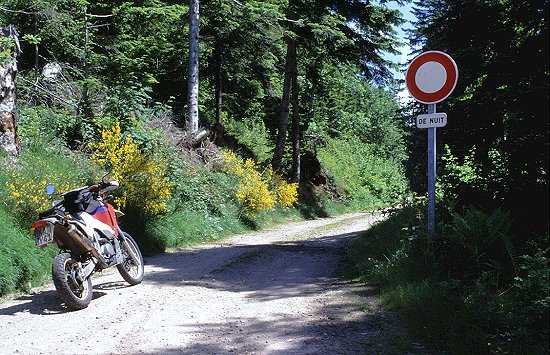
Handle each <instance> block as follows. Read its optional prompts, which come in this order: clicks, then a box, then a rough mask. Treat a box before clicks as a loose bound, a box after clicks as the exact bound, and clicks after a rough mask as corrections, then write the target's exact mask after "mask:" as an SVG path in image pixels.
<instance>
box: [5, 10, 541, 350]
mask: <svg viewBox="0 0 550 355" xmlns="http://www.w3.org/2000/svg"><path fill="white" fill-rule="evenodd" d="M393 3H397V6H399V5H404V4H405V3H407V2H406V1H396V2H393ZM413 5H414V9H415V10H414V13H415V16H416V18H417V21H416V23H415V24H414V26H412V29H410V30H409V31H408V38H409V40H410V44H411V45H412V47H413V49H414V50H415V51H417V52H421V51H423V50H427V49H430V50H441V51H444V52H446V53H448V54H450V55H451V56H452V57H453V58H454V59H455V61H456V62H457V64H458V67H459V72H460V74H459V82H458V84H457V87H456V89H455V91H454V93H453V95H452V96H451V97H450V98H449V99H447V100H446V101H444V102H443V103H441V104H439V105H438V111H442V112H446V113H447V114H448V116H449V123H448V125H447V126H446V127H445V128H443V129H440V130H438V133H439V139H438V142H439V146H438V150H439V152H438V154H439V155H438V156H439V157H440V160H439V161H438V179H439V180H438V190H437V191H438V216H437V220H438V226H437V237H436V238H435V240H428V239H426V237H425V235H426V233H425V227H424V225H425V223H424V214H425V206H424V200H423V199H422V198H417V197H418V196H424V195H425V191H426V170H427V169H426V154H425V151H426V136H425V131H423V130H418V129H416V128H415V127H414V126H413V124H412V122H413V119H414V117H415V116H416V115H417V114H418V113H422V112H423V111H424V109H425V108H424V107H423V106H422V105H419V104H415V103H410V102H409V103H403V102H399V100H398V96H399V95H398V94H399V91H400V87H401V86H400V85H401V84H400V83H399V82H397V81H396V80H394V79H393V77H392V74H391V73H392V70H403V69H404V68H399V66H398V65H397V64H395V63H391V62H389V61H388V60H387V59H386V58H388V57H387V55H386V54H387V53H394V54H395V53H396V51H397V48H398V47H399V46H400V45H401V43H400V40H399V38H398V36H397V33H396V26H401V25H403V23H404V20H403V18H402V16H401V14H400V12H399V11H398V10H393V9H390V8H389V7H388V2H385V1H379V2H370V1H340V0H319V1H308V0H290V1H283V0H270V1H261V2H260V1H248V0H239V1H237V0H202V1H201V2H200V9H201V10H200V35H199V43H200V51H199V67H200V70H199V73H200V76H199V78H200V83H199V88H200V90H199V98H198V102H199V119H200V121H199V124H200V126H201V129H206V130H208V132H209V137H208V138H207V139H197V137H196V135H195V134H191V133H189V132H188V131H186V130H185V129H184V127H185V122H186V119H187V117H186V115H187V113H186V112H187V94H188V91H187V82H188V60H189V30H190V27H189V6H188V4H181V3H180V2H176V1H160V0H150V1H85V0H64V1H47V0H13V1H10V0H3V1H2V2H0V25H1V26H3V28H7V26H8V25H13V28H14V29H15V30H16V31H17V33H18V38H19V41H18V43H16V42H14V41H13V40H10V39H9V38H8V37H3V38H2V37H0V38H1V40H2V43H1V45H2V48H3V51H2V58H1V59H2V61H3V62H4V63H6V62H9V61H11V60H13V59H14V56H16V61H17V65H18V69H19V72H18V73H17V101H16V103H17V108H18V112H17V124H18V133H19V143H20V153H19V154H16V155H17V156H14V155H13V154H8V153H6V154H4V155H3V156H2V160H1V164H2V168H1V169H0V195H1V197H2V201H3V203H2V205H0V220H1V221H2V225H3V227H4V228H2V230H0V295H5V294H8V293H11V292H14V291H17V290H23V291H24V290H28V289H29V287H31V286H34V285H37V284H40V283H42V282H44V280H45V279H46V278H47V277H48V273H49V268H50V265H51V257H52V255H53V254H52V253H54V252H55V251H54V250H53V248H49V249H46V250H39V249H37V248H35V247H34V245H33V240H32V238H31V237H30V236H29V235H28V232H27V231H28V228H29V226H30V224H31V223H32V221H34V219H35V218H36V217H37V212H38V211H40V210H41V209H44V208H46V207H47V206H48V205H49V204H50V203H51V202H50V198H53V197H48V196H47V195H45V193H44V188H45V186H46V185H47V184H49V183H51V184H54V185H55V186H56V188H57V189H58V191H60V192H61V191H65V190H69V189H72V188H75V187H77V186H81V185H85V184H88V183H92V182H97V180H98V179H100V178H101V177H102V176H103V175H105V174H106V173H109V174H110V175H113V176H115V177H116V178H117V179H118V180H119V181H120V183H121V186H122V188H121V189H119V191H118V192H117V195H116V203H117V205H118V206H119V207H121V208H123V209H124V211H125V212H126V214H127V216H126V218H125V220H124V221H122V223H123V224H124V227H125V228H126V229H127V230H128V231H129V232H130V233H131V234H132V235H134V237H135V238H136V240H137V241H138V243H139V244H140V247H141V248H142V249H143V251H144V252H145V253H155V252H161V251H163V250H165V249H166V248H176V247H182V246H187V245H191V244H193V243H199V242H204V241H211V240H214V239H218V238H222V237H224V236H226V235H228V234H231V233H237V232H240V231H244V230H247V229H256V228H262V227H265V226H266V225H268V224H269V223H277V222H280V221H283V220H287V219H289V218H315V217H320V216H327V215H330V214H335V213H341V212H344V211H349V210H374V209H379V208H385V207H388V206H399V208H398V209H397V210H398V212H396V213H395V214H394V215H393V216H392V217H390V218H389V219H388V220H387V221H386V222H384V223H381V224H379V225H378V226H376V228H374V229H373V230H371V231H368V232H367V233H366V234H365V235H364V236H363V237H362V238H360V239H358V240H357V241H356V244H355V245H354V247H353V248H351V252H350V258H351V260H352V261H353V264H354V267H353V270H352V271H353V272H350V275H351V276H350V277H360V278H361V279H362V280H364V281H365V282H370V283H374V284H378V285H379V286H380V290H381V295H382V299H383V300H384V302H385V304H386V305H387V306H388V307H392V308H395V309H397V310H399V311H401V313H402V314H403V317H404V319H405V320H406V321H407V323H408V324H409V325H410V327H411V330H412V332H413V335H415V336H419V337H423V338H425V339H426V340H427V341H428V342H430V343H432V344H433V345H434V346H437V347H439V348H448V349H449V350H451V351H453V352H455V353H456V352H457V353H460V352H464V353H467V352H471V351H473V350H472V349H474V350H475V349H477V350H479V351H483V352H494V353H504V352H510V351H511V352H519V353H521V352H524V351H525V349H527V350H529V351H535V352H541V351H542V352H544V351H548V302H549V297H550V296H549V288H548V284H549V282H548V281H549V276H548V215H549V211H548V168H549V166H548V132H549V131H548V121H549V120H548V119H549V112H548V110H549V108H548V107H549V102H548V94H549V90H548V75H549V68H548V7H549V4H548V1H545V0H537V1H506V0H504V1H496V0H494V1H493V0H491V1H484V2H479V1H474V0H470V1H445V0H443V1H441V0H438V1H421V2H420V1H419V2H414V4H413ZM394 7H395V6H394ZM18 49H20V50H21V51H20V52H19V51H18ZM426 310H430V312H427V311H426Z"/></svg>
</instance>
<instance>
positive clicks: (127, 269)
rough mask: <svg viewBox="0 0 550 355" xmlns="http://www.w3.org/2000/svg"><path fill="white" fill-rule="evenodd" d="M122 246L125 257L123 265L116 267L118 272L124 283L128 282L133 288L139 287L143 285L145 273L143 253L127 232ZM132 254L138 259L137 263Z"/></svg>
mask: <svg viewBox="0 0 550 355" xmlns="http://www.w3.org/2000/svg"><path fill="white" fill-rule="evenodd" d="M120 246H121V248H122V254H123V255H124V261H123V262H122V264H118V265H117V266H116V267H117V269H118V272H119V273H120V276H122V278H123V279H124V281H126V282H128V283H129V284H130V285H132V286H134V285H137V284H139V283H141V280H143V275H144V273H145V271H144V267H143V256H142V255H141V251H140V250H139V247H138V245H137V243H136V241H135V240H134V238H132V236H130V234H128V233H126V232H124V241H123V242H121V243H120ZM131 254H133V255H134V256H135V257H136V259H137V262H136V261H134V258H132V256H131Z"/></svg>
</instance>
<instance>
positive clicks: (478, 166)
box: [439, 145, 508, 208]
mask: <svg viewBox="0 0 550 355" xmlns="http://www.w3.org/2000/svg"><path fill="white" fill-rule="evenodd" d="M441 160H442V162H443V168H442V170H443V173H442V174H441V175H440V178H439V184H440V185H439V186H440V191H441V192H442V193H443V197H444V198H445V199H446V201H447V202H451V203H459V202H460V203H463V204H475V205H479V204H481V203H483V205H484V206H486V207H491V206H493V208H495V207H496V206H501V205H502V203H503V202H504V199H505V194H506V192H507V191H508V190H507V189H506V188H504V187H503V185H504V184H505V181H506V179H507V170H506V164H507V159H506V157H505V156H503V155H502V154H501V153H500V152H499V151H497V150H496V149H491V150H489V151H488V152H487V156H486V157H483V160H482V161H484V162H485V163H481V160H480V159H479V154H477V149H476V148H475V146H474V147H472V148H471V149H470V151H469V153H468V154H467V155H465V156H464V157H463V158H462V162H460V161H459V159H458V157H456V156H455V155H453V154H452V152H451V149H450V147H449V146H448V145H445V155H443V157H442V158H441ZM481 201H483V202H481Z"/></svg>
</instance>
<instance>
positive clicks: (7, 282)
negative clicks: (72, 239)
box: [0, 209, 55, 296]
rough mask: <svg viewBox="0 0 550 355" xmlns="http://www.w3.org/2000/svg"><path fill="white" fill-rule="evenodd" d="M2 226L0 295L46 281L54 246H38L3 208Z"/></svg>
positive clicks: (0, 236)
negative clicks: (46, 247) (44, 247)
mask: <svg viewBox="0 0 550 355" xmlns="http://www.w3.org/2000/svg"><path fill="white" fill-rule="evenodd" d="M0 225H2V228H0V296H4V295H6V294H8V293H12V292H15V291H17V290H22V291H28V290H29V289H30V288H31V287H34V286H38V285H40V284H41V283H43V282H44V281H45V279H46V278H47V277H48V276H49V273H50V270H51V260H52V258H53V255H55V253H54V252H52V250H53V249H51V248H50V249H49V250H48V249H39V248H37V247H36V246H35V244H34V239H33V238H32V237H31V236H30V235H28V234H27V232H26V231H25V230H23V229H21V228H20V227H18V226H17V225H16V223H15V222H14V221H13V219H12V218H11V216H10V215H9V214H8V213H7V212H6V211H4V210H3V209H0Z"/></svg>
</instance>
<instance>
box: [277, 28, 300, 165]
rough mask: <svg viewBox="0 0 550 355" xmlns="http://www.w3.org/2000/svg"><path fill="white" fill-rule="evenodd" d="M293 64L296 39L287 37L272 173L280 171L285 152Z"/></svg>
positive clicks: (294, 66)
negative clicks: (281, 97)
mask: <svg viewBox="0 0 550 355" xmlns="http://www.w3.org/2000/svg"><path fill="white" fill-rule="evenodd" d="M295 62H296V39H295V38H294V37H287V50H286V62H285V79H284V83H283V100H282V102H281V113H280V115H279V126H278V132H277V144H276V145H275V151H274V153H273V160H272V161H271V166H272V167H273V170H274V171H279V170H280V169H281V165H282V160H283V153H284V151H285V144H286V132H287V128H288V107H289V104H290V90H291V81H292V77H293V71H294V70H295V68H296V65H295Z"/></svg>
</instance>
